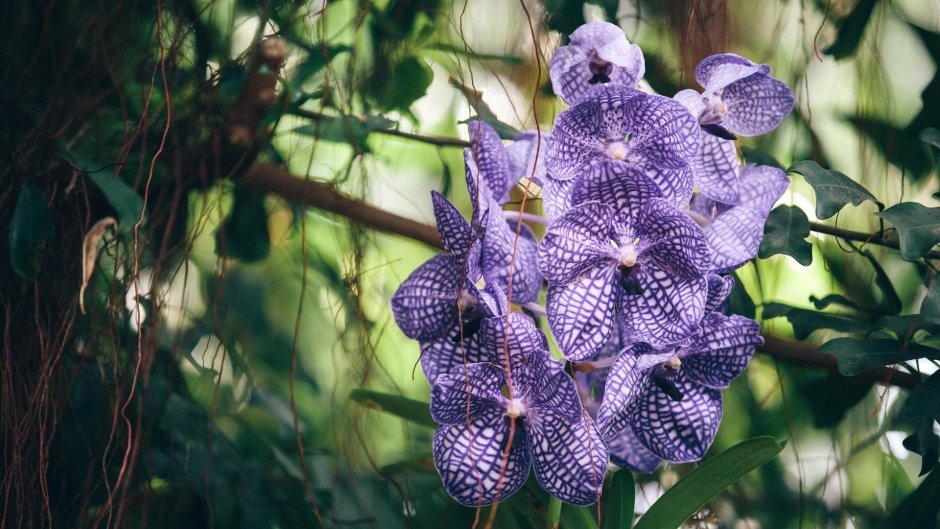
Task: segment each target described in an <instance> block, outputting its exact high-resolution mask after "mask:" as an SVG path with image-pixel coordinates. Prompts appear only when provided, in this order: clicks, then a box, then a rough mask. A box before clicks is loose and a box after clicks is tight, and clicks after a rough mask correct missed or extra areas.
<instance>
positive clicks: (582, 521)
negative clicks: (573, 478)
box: [559, 503, 597, 529]
mask: <svg viewBox="0 0 940 529" xmlns="http://www.w3.org/2000/svg"><path fill="white" fill-rule="evenodd" d="M559 521H560V522H561V524H560V525H559V528H560V529H566V528H568V527H570V528H571V529H597V519H596V518H595V516H594V511H593V510H591V509H588V508H587V507H578V506H577V505H570V504H568V503H565V504H562V506H561V517H560V519H559Z"/></svg>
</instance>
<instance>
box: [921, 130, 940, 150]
mask: <svg viewBox="0 0 940 529" xmlns="http://www.w3.org/2000/svg"><path fill="white" fill-rule="evenodd" d="M917 137H918V138H919V139H920V141H922V142H924V143H926V144H927V145H930V146H931V147H933V148H934V149H937V150H938V151H940V130H937V129H935V128H933V127H927V128H926V129H924V130H922V131H920V134H918V135H917Z"/></svg>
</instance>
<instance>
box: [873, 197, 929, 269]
mask: <svg viewBox="0 0 940 529" xmlns="http://www.w3.org/2000/svg"><path fill="white" fill-rule="evenodd" d="M875 214H876V215H878V216H879V217H881V218H883V219H885V220H886V221H888V222H890V223H891V224H892V225H893V226H894V227H895V229H897V230H898V237H899V238H900V240H901V257H903V258H904V259H905V260H907V261H916V260H917V259H920V258H921V257H923V256H924V255H926V254H927V253H928V252H929V251H930V250H931V249H932V248H933V247H934V245H935V244H937V243H938V242H940V208H928V207H926V206H924V205H922V204H919V203H917V202H901V203H900V204H896V205H894V206H891V207H890V208H888V209H886V210H884V211H882V212H879V213H875Z"/></svg>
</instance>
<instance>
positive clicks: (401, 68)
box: [379, 56, 434, 111]
mask: <svg viewBox="0 0 940 529" xmlns="http://www.w3.org/2000/svg"><path fill="white" fill-rule="evenodd" d="M433 80H434V71H433V70H431V67H430V66H428V64H427V63H426V62H424V59H421V58H420V57H414V56H410V57H405V58H404V59H403V60H402V61H401V62H399V63H398V65H397V67H396V68H395V70H394V71H393V72H392V78H391V79H390V80H389V82H388V83H387V84H386V85H385V86H383V87H382V90H381V95H380V96H379V104H380V105H381V107H382V108H383V109H385V110H402V111H408V109H409V108H410V107H411V104H412V103H414V102H415V101H417V100H418V99H420V98H421V97H422V96H424V94H426V93H427V91H428V87H429V86H431V81H433Z"/></svg>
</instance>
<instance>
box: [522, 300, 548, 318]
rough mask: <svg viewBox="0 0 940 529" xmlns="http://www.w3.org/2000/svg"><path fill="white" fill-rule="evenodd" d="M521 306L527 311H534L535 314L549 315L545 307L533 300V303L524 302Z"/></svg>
mask: <svg viewBox="0 0 940 529" xmlns="http://www.w3.org/2000/svg"><path fill="white" fill-rule="evenodd" d="M519 306H520V307H522V308H524V309H525V310H527V311H529V312H534V313H535V314H538V315H539V316H547V315H548V312H546V311H545V307H543V306H541V305H539V304H538V303H534V302H531V303H523V304H522V305H519Z"/></svg>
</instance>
